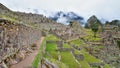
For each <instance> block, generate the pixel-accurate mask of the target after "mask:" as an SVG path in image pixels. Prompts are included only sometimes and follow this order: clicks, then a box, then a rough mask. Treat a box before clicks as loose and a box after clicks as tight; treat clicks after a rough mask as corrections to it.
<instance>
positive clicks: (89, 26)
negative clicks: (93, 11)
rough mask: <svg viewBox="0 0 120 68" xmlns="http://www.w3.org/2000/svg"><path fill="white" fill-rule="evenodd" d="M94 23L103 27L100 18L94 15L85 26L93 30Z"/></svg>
mask: <svg viewBox="0 0 120 68" xmlns="http://www.w3.org/2000/svg"><path fill="white" fill-rule="evenodd" d="M94 23H97V24H99V25H102V24H101V22H100V21H99V20H98V18H97V17H96V16H95V15H93V16H91V17H90V18H89V19H88V20H87V23H86V24H85V28H91V25H92V24H94Z"/></svg>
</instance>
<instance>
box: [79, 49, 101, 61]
mask: <svg viewBox="0 0 120 68" xmlns="http://www.w3.org/2000/svg"><path fill="white" fill-rule="evenodd" d="M80 52H81V53H82V54H83V55H84V57H85V60H86V61H87V62H88V63H89V62H93V63H98V62H101V60H99V59H97V58H95V57H94V56H92V55H90V54H89V53H87V52H86V51H85V50H81V51H80Z"/></svg>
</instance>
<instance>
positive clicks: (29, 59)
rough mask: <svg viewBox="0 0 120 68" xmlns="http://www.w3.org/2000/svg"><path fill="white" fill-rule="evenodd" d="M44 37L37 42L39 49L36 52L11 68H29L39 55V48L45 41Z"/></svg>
mask: <svg viewBox="0 0 120 68" xmlns="http://www.w3.org/2000/svg"><path fill="white" fill-rule="evenodd" d="M43 39H44V37H41V38H40V40H39V41H38V42H37V48H38V49H36V50H34V51H33V52H32V53H31V54H30V55H28V56H26V58H25V59H24V60H22V61H21V62H19V63H17V64H15V65H12V66H11V67H10V68H28V67H30V66H31V64H32V62H33V61H34V58H35V56H36V55H37V54H38V52H39V48H40V45H41V43H42V41H43Z"/></svg>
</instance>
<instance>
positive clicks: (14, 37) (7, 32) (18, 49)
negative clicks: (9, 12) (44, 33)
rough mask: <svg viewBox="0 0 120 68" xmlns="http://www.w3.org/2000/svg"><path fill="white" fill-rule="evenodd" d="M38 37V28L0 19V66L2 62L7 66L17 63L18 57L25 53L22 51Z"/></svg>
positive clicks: (39, 35) (39, 33)
mask: <svg viewBox="0 0 120 68" xmlns="http://www.w3.org/2000/svg"><path fill="white" fill-rule="evenodd" d="M40 37H41V32H40V30H39V29H35V28H31V27H27V26H25V25H23V24H17V23H15V22H13V21H9V20H6V19H0V67H2V66H5V65H2V64H7V65H8V66H9V65H12V64H14V63H18V62H19V61H18V60H20V57H21V56H22V57H23V56H24V55H25V53H23V51H24V52H26V50H28V48H29V47H31V46H30V45H33V44H35V43H36V42H37V41H38V40H39V39H40ZM11 57H13V59H14V62H13V59H11ZM15 57H16V58H17V59H15ZM7 61H9V62H7Z"/></svg>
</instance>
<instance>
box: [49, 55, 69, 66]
mask: <svg viewBox="0 0 120 68" xmlns="http://www.w3.org/2000/svg"><path fill="white" fill-rule="evenodd" d="M47 59H48V60H49V61H50V62H52V63H54V64H56V65H58V66H59V68H69V67H68V66H67V65H66V64H64V63H62V62H60V61H58V60H55V59H53V58H49V57H48V58H47Z"/></svg>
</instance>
